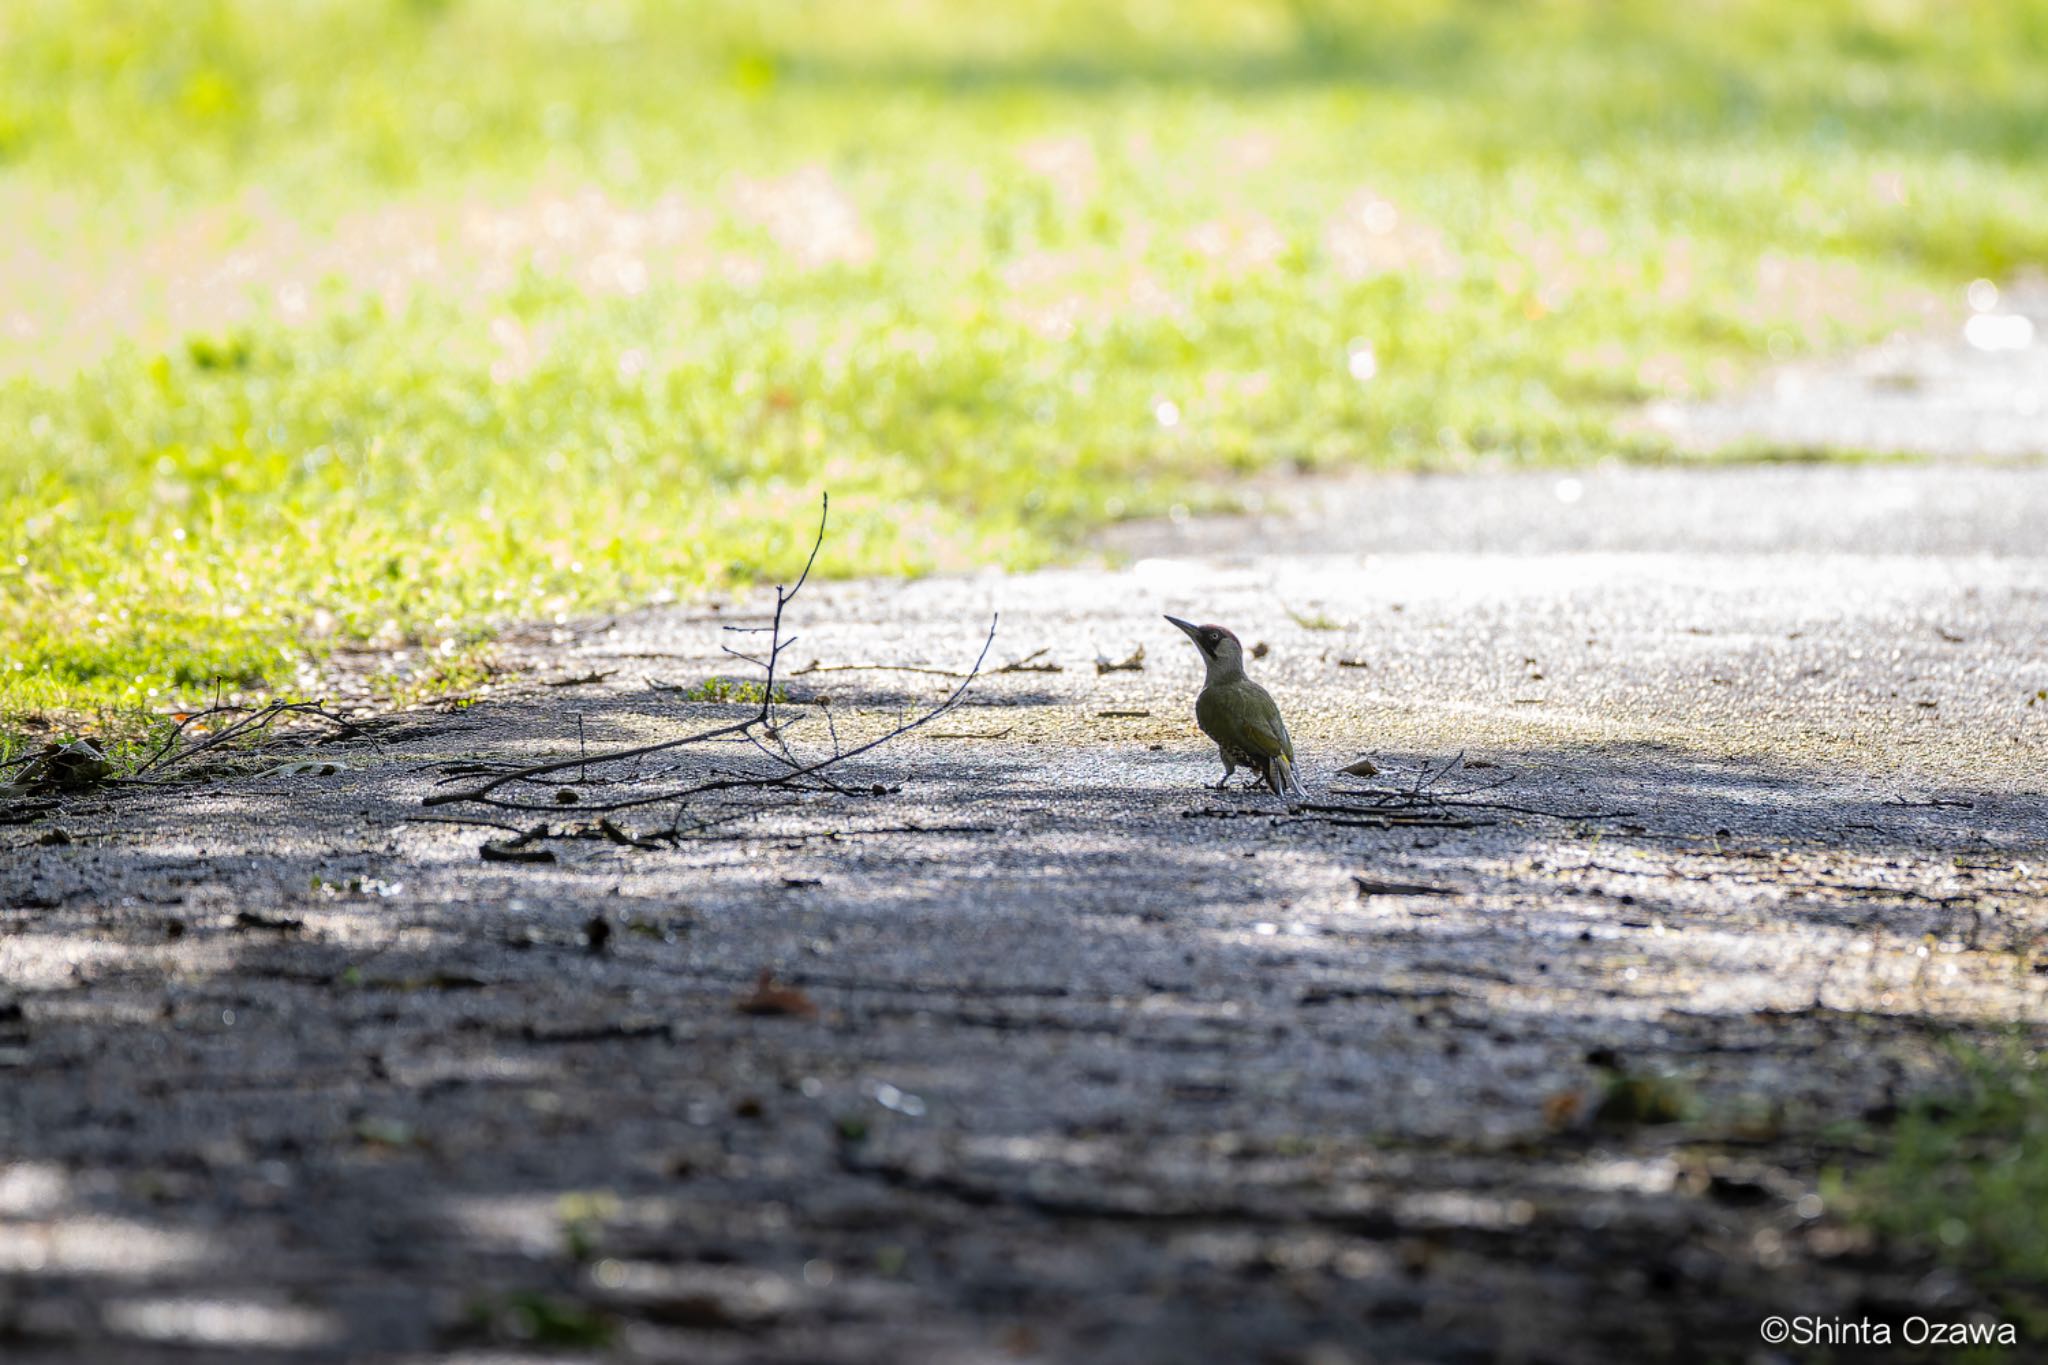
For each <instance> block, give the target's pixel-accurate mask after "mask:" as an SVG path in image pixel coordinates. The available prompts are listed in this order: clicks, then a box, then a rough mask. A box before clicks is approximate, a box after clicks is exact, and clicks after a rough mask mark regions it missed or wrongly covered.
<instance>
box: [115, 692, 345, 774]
mask: <svg viewBox="0 0 2048 1365" xmlns="http://www.w3.org/2000/svg"><path fill="white" fill-rule="evenodd" d="M223 716H232V717H235V719H233V720H230V721H229V722H228V723H227V724H225V725H223V726H221V728H220V729H218V730H213V731H210V732H208V733H207V734H205V735H204V736H203V737H201V738H199V739H195V740H191V741H190V742H186V743H181V741H183V740H184V739H185V737H186V734H187V732H189V731H190V730H191V729H192V727H193V726H195V725H198V724H199V723H200V722H202V721H208V720H213V719H216V718H219V717H223ZM286 716H308V717H312V718H314V719H317V720H323V721H326V722H327V723H328V724H330V725H333V726H336V727H337V728H338V729H339V731H340V733H341V734H343V735H361V734H363V733H365V731H364V730H363V729H362V728H361V727H360V726H358V725H356V724H355V723H354V722H353V721H350V720H347V719H345V718H343V717H341V716H337V715H335V714H334V713H333V712H331V711H329V710H327V708H326V707H325V706H324V705H323V704H322V703H320V702H317V701H290V702H287V701H273V702H268V703H266V704H264V705H262V706H254V707H251V706H233V705H215V706H209V707H207V708H206V709H205V710H203V711H195V712H193V713H192V714H191V715H189V716H184V717H181V718H180V719H179V721H178V723H177V724H176V725H175V726H174V727H173V728H172V730H171V733H170V734H169V735H168V736H166V737H165V739H164V742H163V743H162V745H160V746H159V747H158V748H157V750H156V752H154V753H152V754H151V755H150V756H149V757H147V758H145V759H143V760H142V762H141V763H139V764H137V765H136V767H135V771H134V772H133V773H131V774H129V777H128V779H127V780H129V781H131V782H156V781H160V780H161V778H162V774H163V773H164V771H165V770H166V769H169V768H172V767H175V766H177V765H178V764H180V763H184V762H188V761H189V760H191V759H194V758H197V757H198V756H199V755H201V754H203V753H208V752H210V751H212V750H214V749H218V748H220V747H221V746H223V745H226V744H231V743H233V742H234V741H236V740H238V739H248V738H251V737H253V736H255V735H259V734H262V733H263V732H265V731H267V730H268V729H269V728H270V727H271V726H272V725H274V724H276V723H277V722H278V721H279V720H281V719H283V718H284V717H286Z"/></svg>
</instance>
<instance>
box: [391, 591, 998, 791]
mask: <svg viewBox="0 0 2048 1365" xmlns="http://www.w3.org/2000/svg"><path fill="white" fill-rule="evenodd" d="M998 619H999V618H996V617H991V618H990V619H989V627H988V635H987V637H986V638H984V639H983V640H982V643H981V654H980V655H979V656H978V657H977V659H976V665H977V666H976V668H975V669H974V670H973V671H970V672H969V673H967V674H965V675H964V676H963V677H962V678H961V680H960V685H959V686H958V687H956V688H954V689H953V690H952V691H951V692H950V693H948V694H947V695H946V697H945V699H944V700H943V701H940V702H939V703H938V704H937V705H935V706H933V707H932V708H931V709H930V710H928V711H926V712H924V713H923V714H922V715H920V716H917V717H916V718H915V719H912V720H909V721H906V722H904V723H903V724H901V725H899V726H897V727H896V728H895V729H893V730H890V731H889V732H888V733H887V734H884V735H879V736H877V737H876V738H874V739H871V740H869V741H868V742H867V743H865V744H859V745H856V746H854V747H853V748H851V749H848V750H846V751H845V752H843V753H838V754H834V755H832V756H831V757H830V758H824V759H820V760H818V761H817V762H815V763H809V764H805V765H804V766H803V767H801V768H792V769H790V770H789V771H788V772H785V773H778V774H776V775H774V776H772V777H760V776H742V777H731V778H722V779H718V780H714V781H709V782H699V783H695V784H693V785H691V786H688V787H677V788H674V789H672V790H669V791H662V792H655V793H653V794H651V795H648V796H635V797H628V798H626V799H624V800H619V801H602V802H596V803H584V804H582V805H579V806H578V807H577V809H578V810H584V811H590V812H593V813H597V812H606V811H615V810H631V809H632V808H633V807H635V806H649V805H654V804H656V803H657V802H662V801H676V800H681V799H683V798H685V797H690V796H702V795H705V794H707V793H710V792H718V791H734V790H738V789H745V788H752V789H765V788H769V787H785V788H795V789H796V790H805V788H802V787H800V786H798V785H797V781H798V779H800V778H806V777H815V776H817V774H819V773H822V772H824V771H826V770H827V769H829V768H832V767H835V766H837V765H838V764H840V763H843V762H845V761H847V760H848V759H853V758H858V757H860V756H861V755H862V754H864V753H867V752H868V751H870V750H872V749H879V748H880V747H881V746H883V745H884V744H887V743H890V742H891V741H892V740H897V739H901V738H902V737H903V736H904V735H907V734H909V733H910V732H912V731H913V730H917V729H920V728H922V727H923V726H925V725H928V724H930V723H931V722H932V721H935V720H937V719H938V718H939V717H940V716H943V715H945V714H946V713H947V712H948V711H951V710H952V709H953V708H954V707H956V706H958V705H959V704H960V699H961V698H962V697H964V696H965V695H966V694H967V689H968V688H969V687H970V686H971V685H973V683H974V680H975V679H976V678H977V677H979V676H980V668H979V664H980V661H981V660H982V659H985V658H987V657H988V651H989V647H990V646H991V645H993V644H994V643H995V638H996V625H997V621H998ZM760 723H761V722H760V720H759V718H758V717H756V718H751V719H748V720H744V721H741V722H740V723H739V724H737V725H729V726H725V727H723V728H721V729H719V730H715V731H706V732H704V733H703V734H701V735H696V736H690V737H686V738H684V739H679V740H672V741H669V742H667V743H663V744H652V745H643V746H642V747H640V748H638V749H627V750H622V751H619V752H617V753H609V754H599V755H598V756H597V757H596V758H595V759H593V760H592V761H593V762H599V763H607V762H614V761H617V760H619V759H622V758H635V757H638V756H640V755H642V754H649V753H654V752H657V751H659V750H662V749H673V748H677V747H679V746H681V745H684V744H689V743H692V742H694V741H695V740H698V739H705V738H709V737H711V736H712V735H720V734H734V733H739V732H741V731H744V730H747V729H749V728H750V727H752V726H754V725H758V724H760ZM576 762H577V760H575V759H573V758H572V759H567V760H564V761H562V762H559V763H553V764H542V765H540V766H539V767H537V768H531V769H527V770H525V771H524V772H521V773H515V774H508V775H506V776H505V777H502V778H498V779H496V780H494V781H491V782H489V783H486V784H485V785H484V786H483V787H482V788H479V789H477V790H478V794H476V795H466V794H464V793H460V792H444V793H442V794H440V795H437V796H430V797H428V798H427V799H426V800H425V801H423V802H422V803H421V804H423V805H443V804H446V803H447V802H450V801H461V800H471V801H484V802H487V803H488V804H489V805H492V806H494V807H496V808H497V809H499V810H528V811H559V810H560V809H561V807H560V806H558V805H556V804H554V803H553V802H547V803H542V802H535V801H507V800H504V799H502V798H499V797H494V796H491V795H490V793H491V792H492V791H495V790H496V789H497V788H498V787H501V786H503V785H504V784H505V783H506V782H509V781H511V780H512V779H513V778H515V777H532V776H534V775H536V774H538V773H544V772H555V771H560V770H561V769H563V768H568V767H574V766H575V764H576ZM811 790H837V789H836V788H832V787H826V788H813V789H811ZM848 794H850V793H848Z"/></svg>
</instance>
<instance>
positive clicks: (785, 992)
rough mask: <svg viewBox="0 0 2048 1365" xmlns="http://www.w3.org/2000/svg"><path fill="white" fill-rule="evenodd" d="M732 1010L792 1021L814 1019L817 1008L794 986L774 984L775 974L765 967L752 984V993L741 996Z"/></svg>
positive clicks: (816, 1015) (816, 1014)
mask: <svg viewBox="0 0 2048 1365" xmlns="http://www.w3.org/2000/svg"><path fill="white" fill-rule="evenodd" d="M733 1008H735V1009H737V1010H738V1011H739V1012H740V1013H741V1014H758V1015H773V1016H781V1017H785V1018H794V1019H815V1018H817V1017H818V1007H817V1006H816V1005H815V1004H813V1003H812V1002H811V997H809V996H808V995H805V994H804V993H803V992H802V991H800V990H798V989H797V988H796V987H794V986H778V985H776V984H775V973H774V972H773V971H771V970H769V969H768V968H766V967H763V968H762V969H761V975H760V977H759V979H757V980H756V981H755V982H754V993H753V994H752V995H748V996H743V997H742V998H741V999H740V1002H739V1003H738V1004H737V1005H735V1006H734V1007H733Z"/></svg>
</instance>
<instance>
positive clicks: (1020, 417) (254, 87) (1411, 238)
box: [0, 0, 2048, 718]
mask: <svg viewBox="0 0 2048 1365" xmlns="http://www.w3.org/2000/svg"><path fill="white" fill-rule="evenodd" d="M2044 53H2048V4H2043V3H2040V2H2039V0H2025V2H2024V3H2023V2H2021V0H1985V2H1984V3H1975V4H1971V3H1956V2H1955V0H1939V2H1937V0H1924V2H1919V0H1893V2H1892V3H1887V4H1883V5H1872V4H1861V3H1857V4H1851V3H1848V2H1847V0H1838V2H1836V3H1828V2H1826V0H1811V2H1809V3H1801V4H1798V5H1785V4H1781V3H1776V2H1775V0H1722V2H1721V3H1715V4H1707V5H1667V4H1662V3H1638V4H1630V3H1600V4H1591V3H1585V4H1581V3H1566V2H1563V0H1560V2H1559V3H1529V4H1517V5H1501V4H1494V3H1482V2H1481V0H1466V2H1464V3H1459V2H1457V0H1408V2H1407V3H1400V4H1385V5H1364V4H1361V5H1357V6H1351V5H1345V4H1339V3H1334V2H1331V3H1318V2H1317V0H1296V3H1292V4H1285V3H1278V0H1174V2H1173V3H1166V2H1165V0H1161V2H1160V3H1127V4H1124V5H1120V6H1118V5H1096V4H1082V3H1073V4H1038V5H1024V6H998V7H989V6H966V5H952V4H940V3H930V2H926V3H919V2H918V0H893V2H892V3H860V4H854V3H842V2H841V0H813V2H812V3H801V4H800V3H776V4H769V5H759V4H755V3H738V2H737V0H736V2H735V3H730V4H727V3H708V4H691V5H674V6H668V5H656V4H652V3H646V4H634V3H623V2H615V3H603V4H588V5H573V6H568V5H564V6H553V5H530V4H524V3H517V2H516V0H380V2H378V3H367V2H365V0H351V2H350V3H340V0H301V3H296V4H293V5H290V6H286V7H280V6H278V5H275V4H271V3H263V2H261V0H212V2H210V3H170V2H169V0H164V2H163V3H154V4H153V3H142V2H140V0H119V2H116V0H106V2H105V3H95V2H94V0H15V3H11V4H9V5H7V6H5V7H4V9H0V217H4V220H5V221H6V223H7V225H8V226H7V230H6V232H5V233H4V234H0V440H4V442H5V445H4V464H0V527H4V530H0V535H4V537H5V543H4V545H0V715H4V714H12V715H14V716H15V717H17V718H19V717H20V716H21V715H22V714H24V713H31V712H38V711H55V712H68V711H76V710H80V709H89V708H92V707H95V706H108V705H111V706H114V707H117V708H125V709H129V710H131V711H132V710H133V709H134V708H138V707H140V708H156V709H161V708H164V707H167V706H168V705H170V704H171V703H172V701H173V700H174V699H176V698H178V697H180V696H186V697H189V696H191V695H193V694H196V693H205V692H210V691H211V690H212V689H213V687H214V686H215V681H216V680H217V679H219V680H223V681H222V683H221V685H222V686H223V687H224V689H225V690H227V691H229V692H235V691H243V690H254V689H258V688H261V687H265V686H269V687H281V688H284V689H287V690H289V689H291V688H292V687H293V686H294V685H295V679H297V678H298V676H299V674H298V672H297V670H298V666H299V665H300V663H301V662H302V661H303V660H304V659H306V658H307V657H308V656H309V655H317V653H318V652H319V651H320V650H322V649H324V648H326V647H328V646H330V645H332V644H334V643H339V642H347V641H350V640H359V639H368V640H372V641H377V642H383V643H407V644H412V645H418V646H424V647H425V648H427V649H429V650H445V651H450V652H453V651H456V650H458V649H459V648H460V647H461V646H462V645H463V644H464V643H465V642H468V641H471V640H474V639H476V638H478V637H479V636H480V635H482V634H483V633H486V632H487V631H488V628H489V627H490V626H491V624H492V623H494V622H502V621H506V620H510V619H527V618H534V617H547V616H552V615H556V614H560V613H567V612H571V611H575V610H579V609H585V608H592V607H599V606H602V605H606V604H611V603H617V602H621V601H633V600H645V599H648V598H652V597H658V596H661V595H663V594H669V593H675V594H687V593H690V592H692V591H696V590H699V589H701V588H702V587H704V586H705V585H707V584H712V583H717V582H720V581H725V580H730V579H733V578H743V577H746V576H750V575H753V574H756V573H759V572H777V571H780V570H782V569H784V568H785V567H787V566H788V565H789V563H791V562H792V559H793V557H794V555H795V554H796V552H797V550H798V548H799V542H800V541H802V540H804V539H805V538H806V537H807V536H808V534H809V530H810V519H809V513H810V509H811V507H812V506H813V505H814V499H815V495H816V491H817V490H818V489H819V488H821V487H826V486H829V487H830V488H831V490H832V492H833V494H834V498H835V507H836V508H837V509H838V517H837V521H836V525H835V529H834V532H833V535H832V537H831V538H830V540H829V541H828V543H827V545H826V547H825V563H826V567H827V568H828V569H829V570H831V571H834V572H848V573H850V572H877V573H901V572H919V571H925V570H931V569H940V568H952V567H959V566H964V565H968V564H973V563H977V562H988V561H995V562H1001V563H1006V564H1011V565H1019V564H1028V563H1033V562H1037V561H1039V560H1042V559H1044V558H1046V557H1048V556H1050V555H1053V554H1056V553H1058V552H1059V551H1060V550H1061V548H1062V547H1063V546H1064V545H1066V544H1069V543H1071V537H1072V536H1073V535H1074V534H1075V533H1076V532H1077V531H1079V530H1081V529H1083V528H1085V527H1087V526H1088V525H1090V524H1093V523H1098V522H1100V521H1102V520H1103V519H1106V518H1114V517H1117V516H1120V515H1128V514H1134V513H1138V512H1143V511H1151V510H1158V509H1162V508H1165V507H1169V506H1172V505H1174V504H1176V503H1181V504H1195V505H1200V504H1202V503H1204V502H1211V501H1214V500H1216V499H1217V498H1218V497H1220V496H1221V493H1220V492H1219V489H1220V487H1221V484H1222V481H1223V478H1224V476H1227V475H1229V474H1232V473H1235V472H1241V471H1251V470H1260V469H1267V468H1273V467H1280V468H1290V467H1303V468H1336V467H1349V466H1390V465H1403V466H1431V467H1457V466H1462V465H1466V464H1469V463H1471V462H1474V461H1480V460H1503V461H1568V460H1584V459H1589V458H1598V457H1606V456H1611V455H1625V456H1645V457H1649V456H1656V455H1658V454H1660V453H1661V452H1660V447H1659V445H1658V439H1659V438H1657V437H1655V436H1652V435H1646V434H1644V433H1643V431H1642V429H1641V427H1640V424H1637V423H1633V422H1631V421H1630V420H1629V419H1630V418H1631V416H1632V415H1633V414H1635V413H1636V412H1637V411H1638V410H1639V408H1640V405H1641V404H1643V403H1644V402H1646V401H1650V400H1657V399H1672V398H1684V397H1687V396H1692V395H1697V394H1702V393H1706V392H1711V391H1715V390H1722V389H1726V388H1728V387H1729V386H1731V385H1735V384H1738V383H1740V382H1741V381H1742V380H1743V379H1744V377H1745V376H1746V375H1748V374H1750V373H1752V372H1753V371H1754V370H1755V369H1756V368H1757V367H1758V366H1760V365H1762V364H1764V363H1767V362H1768V361H1769V360H1770V359H1773V358H1785V357H1789V356H1792V355H1795V354H1800V353H1809V352H1813V351H1817V350H1827V349H1836V348H1841V347H1844V346H1848V345H1851V344H1855V343H1860V342H1864V341H1868V340H1871V339H1875V338H1878V337H1882V336H1884V335H1886V334H1888V333H1891V332H1893V331H1895V330H1898V329H1900V328H1918V327H1924V326H1928V325H1931V324H1932V323H1933V322H1934V321H1935V320H1937V319H1939V320H1941V325H1944V326H1946V325H1953V323H1952V319H1953V317H1954V316H1955V315H1956V314H1957V312H1958V311H1959V309H1960V306H1961V303H1962V300H1963V298H1964V296H1965V290H1966V288H1967V286H1968V285H1969V283H1970V282H1971V281H1973V280H1979V279H1992V278H2005V277H2006V276H2008V275H2010V274H2011V273H2013V272H2014V271H2016V270H2017V269H2020V268H2022V267H2024V266H2026V265H2027V264H2028V263H2039V262H2042V261H2048V161H2044V160H2043V159H2042V158H2041V157H2040V156H2039V146H2040V142H2039V139H2040V135H2041V129H2042V128H2043V127H2044V126H2048V57H2044ZM1982 325H1997V324H1982Z"/></svg>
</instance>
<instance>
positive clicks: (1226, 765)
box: [1215, 749, 1237, 791]
mask: <svg viewBox="0 0 2048 1365" xmlns="http://www.w3.org/2000/svg"><path fill="white" fill-rule="evenodd" d="M1216 752H1217V754H1218V755H1219V756H1220V757H1221V758H1222V759H1223V776H1222V777H1220V778H1218V779H1217V781H1216V788H1215V789H1216V790H1217V791H1224V790H1227V789H1228V788H1229V786H1230V775H1231V774H1232V773H1234V772H1236V771H1237V765H1236V764H1235V763H1232V762H1231V761H1230V755H1229V754H1226V753H1224V752H1223V751H1222V750H1221V749H1218V750H1217V751H1216Z"/></svg>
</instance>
